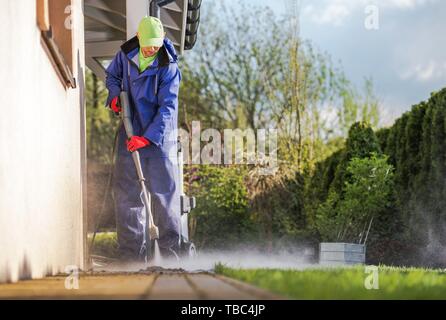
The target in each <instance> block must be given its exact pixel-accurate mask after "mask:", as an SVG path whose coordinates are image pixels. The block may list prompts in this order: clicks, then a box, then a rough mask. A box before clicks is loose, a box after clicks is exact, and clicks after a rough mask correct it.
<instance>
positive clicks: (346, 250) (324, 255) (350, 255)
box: [319, 243, 365, 265]
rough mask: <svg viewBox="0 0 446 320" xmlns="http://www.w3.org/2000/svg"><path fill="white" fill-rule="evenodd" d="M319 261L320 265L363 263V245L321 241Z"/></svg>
mask: <svg viewBox="0 0 446 320" xmlns="http://www.w3.org/2000/svg"><path fill="white" fill-rule="evenodd" d="M319 252H320V253H319V263H320V264H322V265H355V264H364V263H365V246H364V245H361V244H354V243H321V244H320V250H319Z"/></svg>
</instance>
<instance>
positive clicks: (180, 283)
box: [147, 275, 201, 300]
mask: <svg viewBox="0 0 446 320" xmlns="http://www.w3.org/2000/svg"><path fill="white" fill-rule="evenodd" d="M200 298H201V297H200V294H199V293H198V292H197V291H196V290H194V288H193V287H192V286H191V285H190V283H189V282H188V281H187V280H186V278H185V276H184V275H159V276H158V277H157V278H156V280H155V283H154V284H153V286H152V288H151V290H150V292H149V293H148V295H147V299H154V300H196V299H200Z"/></svg>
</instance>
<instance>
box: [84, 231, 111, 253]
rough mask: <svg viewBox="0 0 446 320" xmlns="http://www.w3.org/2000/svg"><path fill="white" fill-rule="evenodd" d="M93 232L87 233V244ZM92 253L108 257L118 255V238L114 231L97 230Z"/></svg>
mask: <svg viewBox="0 0 446 320" xmlns="http://www.w3.org/2000/svg"><path fill="white" fill-rule="evenodd" d="M92 238H93V234H89V235H88V245H90V244H91V240H92ZM92 254H94V255H98V256H104V257H108V258H116V257H117V256H118V240H117V236H116V232H98V233H97V234H96V237H95V240H94V247H93V250H92Z"/></svg>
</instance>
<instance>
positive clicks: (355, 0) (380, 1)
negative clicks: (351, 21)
mask: <svg viewBox="0 0 446 320" xmlns="http://www.w3.org/2000/svg"><path fill="white" fill-rule="evenodd" d="M438 1H439V0H320V1H314V0H312V1H308V0H304V1H303V3H302V14H303V16H304V17H308V18H309V19H310V20H311V21H313V22H315V23H317V24H331V25H333V26H340V25H342V24H343V23H344V21H345V19H347V18H348V17H349V16H351V15H352V13H353V12H355V11H358V10H359V11H362V12H363V11H364V9H365V7H366V6H368V5H376V6H378V7H379V8H386V9H390V10H392V9H395V10H397V9H398V10H406V9H414V8H416V7H419V6H424V5H426V4H431V3H435V2H438ZM310 3H311V4H310Z"/></svg>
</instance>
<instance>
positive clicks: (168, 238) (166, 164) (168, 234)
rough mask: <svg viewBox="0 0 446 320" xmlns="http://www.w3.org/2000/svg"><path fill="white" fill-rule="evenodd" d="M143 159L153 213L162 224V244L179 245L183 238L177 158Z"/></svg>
mask: <svg viewBox="0 0 446 320" xmlns="http://www.w3.org/2000/svg"><path fill="white" fill-rule="evenodd" d="M145 160H146V161H145V162H144V167H143V170H144V174H145V177H146V180H147V186H148V189H149V191H150V194H151V199H152V208H153V210H152V213H153V219H154V221H155V225H156V226H157V227H158V228H159V234H160V239H159V241H158V244H159V246H160V247H161V248H165V249H167V248H173V249H177V247H178V245H179V242H180V222H181V215H180V190H179V184H178V183H179V174H178V160H177V159H173V158H149V159H145Z"/></svg>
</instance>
